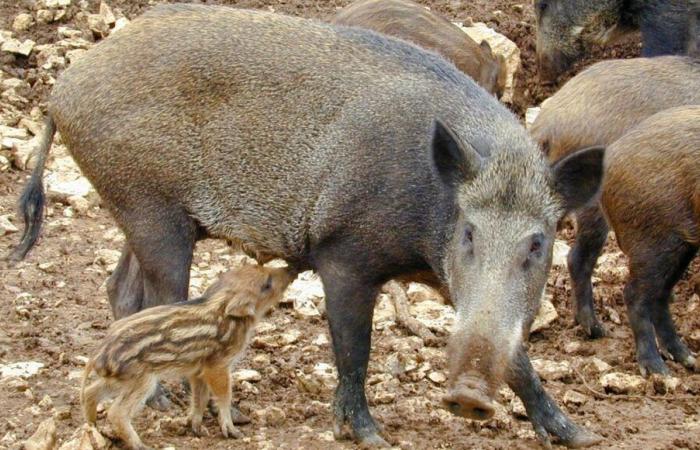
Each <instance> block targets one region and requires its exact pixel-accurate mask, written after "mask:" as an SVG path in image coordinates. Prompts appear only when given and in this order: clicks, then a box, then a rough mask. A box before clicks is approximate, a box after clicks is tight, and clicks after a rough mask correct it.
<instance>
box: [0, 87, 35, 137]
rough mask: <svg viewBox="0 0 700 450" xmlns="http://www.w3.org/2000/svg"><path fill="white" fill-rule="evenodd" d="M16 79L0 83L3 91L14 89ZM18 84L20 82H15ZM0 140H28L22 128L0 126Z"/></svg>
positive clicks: (27, 135)
mask: <svg viewBox="0 0 700 450" xmlns="http://www.w3.org/2000/svg"><path fill="white" fill-rule="evenodd" d="M15 80H17V79H16V78H10V79H9V80H4V81H3V82H2V87H3V89H5V88H7V89H10V88H15V87H16V86H15V85H14V81H15ZM17 81H19V82H20V83H21V82H22V80H17ZM0 138H15V139H29V133H28V132H27V130H25V129H24V128H15V127H6V126H4V125H0Z"/></svg>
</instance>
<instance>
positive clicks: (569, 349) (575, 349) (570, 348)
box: [564, 341, 583, 354]
mask: <svg viewBox="0 0 700 450" xmlns="http://www.w3.org/2000/svg"><path fill="white" fill-rule="evenodd" d="M582 348H583V344H581V343H580V342H579V341H571V342H567V343H566V345H565V346H564V353H567V354H577V353H579V352H581V349H582Z"/></svg>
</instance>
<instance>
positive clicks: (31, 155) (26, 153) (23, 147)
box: [3, 137, 39, 170]
mask: <svg viewBox="0 0 700 450" xmlns="http://www.w3.org/2000/svg"><path fill="white" fill-rule="evenodd" d="M3 145H4V144H3ZM38 145H39V138H38V137H35V138H34V139H31V140H29V141H14V142H13V143H12V147H11V148H12V151H11V155H12V163H13V165H14V166H15V167H16V168H18V169H20V170H27V169H33V168H34V166H35V165H36V156H37V155H36V154H35V152H34V150H35V149H36V148H37V146H38Z"/></svg>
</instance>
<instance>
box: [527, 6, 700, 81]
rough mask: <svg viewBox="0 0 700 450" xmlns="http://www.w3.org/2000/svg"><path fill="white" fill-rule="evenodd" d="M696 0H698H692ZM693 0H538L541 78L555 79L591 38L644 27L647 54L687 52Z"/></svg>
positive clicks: (606, 37) (608, 38) (607, 37)
mask: <svg viewBox="0 0 700 450" xmlns="http://www.w3.org/2000/svg"><path fill="white" fill-rule="evenodd" d="M690 1H693V0H690ZM688 3H689V0H631V1H623V0H536V1H535V15H536V17H537V60H538V63H539V73H540V79H541V80H543V81H547V82H551V81H554V80H555V79H556V78H557V76H559V75H560V74H561V73H563V72H564V71H566V70H567V69H568V68H569V67H571V65H572V64H573V63H574V62H575V61H576V60H577V59H578V58H580V57H581V56H582V55H583V54H584V52H585V49H586V47H590V45H591V44H594V43H597V44H607V43H609V42H613V41H615V40H616V39H618V38H620V37H622V36H624V35H626V34H629V33H630V32H633V31H636V30H640V31H641V32H642V44H643V47H642V56H659V55H678V54H685V53H686V51H687V47H688V27H689V12H688Z"/></svg>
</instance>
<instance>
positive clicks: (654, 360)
mask: <svg viewBox="0 0 700 450" xmlns="http://www.w3.org/2000/svg"><path fill="white" fill-rule="evenodd" d="M638 360H639V371H640V372H641V373H642V376H643V377H648V376H650V375H653V374H655V373H657V374H659V375H664V376H666V375H670V374H671V372H670V371H669V370H668V367H667V366H666V363H664V361H663V360H662V359H661V357H660V356H658V355H657V356H656V357H650V358H638Z"/></svg>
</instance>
